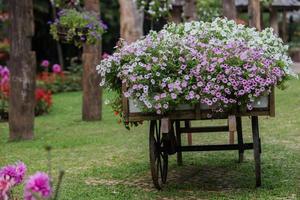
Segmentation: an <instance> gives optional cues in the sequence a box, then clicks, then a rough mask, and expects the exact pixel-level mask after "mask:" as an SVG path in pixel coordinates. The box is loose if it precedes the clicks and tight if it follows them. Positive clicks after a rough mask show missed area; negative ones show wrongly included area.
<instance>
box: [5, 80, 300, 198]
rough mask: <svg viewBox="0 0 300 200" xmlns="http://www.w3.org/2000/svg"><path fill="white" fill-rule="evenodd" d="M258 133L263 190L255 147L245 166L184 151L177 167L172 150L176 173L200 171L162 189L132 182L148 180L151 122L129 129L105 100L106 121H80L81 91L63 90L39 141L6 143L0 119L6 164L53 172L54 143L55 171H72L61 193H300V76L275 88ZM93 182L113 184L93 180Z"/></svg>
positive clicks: (41, 125)
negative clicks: (271, 109) (271, 110)
mask: <svg viewBox="0 0 300 200" xmlns="http://www.w3.org/2000/svg"><path fill="white" fill-rule="evenodd" d="M106 96H107V94H105V97H106ZM249 121H250V120H249V119H248V118H244V119H243V123H244V132H245V136H244V137H245V140H246V141H251V133H250V125H249ZM197 123H198V124H199V122H197ZM200 123H201V124H204V123H209V124H215V123H217V124H222V123H223V124H226V121H222V120H221V121H218V122H215V121H203V122H200ZM260 131H261V139H262V149H263V154H262V181H263V186H262V187H261V188H259V189H255V188H254V185H255V176H254V163H253V153H252V151H247V152H246V154H245V157H246V160H245V162H244V163H242V164H238V163H237V162H236V161H237V157H238V153H237V152H207V153H205V152H202V153H186V154H184V155H183V160H184V166H183V167H177V166H176V159H175V157H176V156H171V158H170V170H175V171H171V173H170V176H171V177H172V176H175V175H176V174H184V173H185V171H187V172H189V170H190V171H193V170H194V171H195V173H196V174H194V176H192V177H191V178H190V179H189V177H187V178H186V179H187V180H185V181H184V182H180V181H179V180H177V179H175V181H174V180H171V181H169V182H168V184H167V185H166V188H165V189H164V190H163V191H161V192H157V191H156V190H153V189H152V188H151V186H142V187H135V186H132V184H127V183H128V182H131V181H134V180H140V181H139V182H138V183H136V184H137V185H139V184H140V182H143V180H144V181H145V182H147V183H148V182H150V174H149V163H148V162H149V161H148V123H145V124H144V125H143V126H140V127H138V128H133V129H132V130H131V131H127V130H126V129H125V128H123V127H122V126H121V125H119V124H118V123H117V119H116V118H115V116H114V115H113V113H112V111H111V109H110V108H109V107H107V106H104V112H103V120H102V121H100V122H82V121H81V93H79V92H76V93H64V94H58V95H55V96H54V106H53V109H52V112H51V113H50V114H49V115H45V116H42V117H38V118H36V127H35V139H34V140H33V141H23V142H14V143H8V142H7V138H8V124H7V123H1V124H0V166H2V165H5V164H8V163H13V162H15V161H17V160H22V161H24V162H25V163H26V164H27V165H28V168H29V173H33V172H34V171H37V170H47V165H46V163H47V160H46V152H45V151H44V146H45V145H51V146H52V147H53V151H52V161H53V167H54V170H55V171H56V172H57V171H58V170H59V169H65V170H66V175H65V179H64V181H63V188H62V192H61V199H88V200H92V199H95V200H96V199H162V198H165V199H189V198H190V199H276V198H279V199H280V198H282V199H286V198H288V197H289V198H294V199H296V198H297V197H296V193H297V190H298V189H299V173H300V172H299V171H300V81H299V80H294V81H291V82H290V87H289V88H288V89H287V90H285V91H276V117H275V118H266V117H262V118H261V120H260ZM227 140H228V136H227V134H219V133H217V134H201V135H195V136H194V143H205V144H207V143H226V142H227ZM184 142H186V140H185V137H184ZM56 174H57V173H56ZM187 176H190V175H187ZM87 180H102V181H103V180H104V181H105V180H107V183H103V184H95V185H89V184H87V183H86V182H87ZM122 181H123V182H122ZM124 181H125V182H124ZM110 182H118V183H119V182H120V183H119V184H111V185H110V184H108V183H110ZM133 185H134V184H133ZM226 186H227V187H226ZM149 189H150V191H148V190H149ZM19 190H21V189H19Z"/></svg>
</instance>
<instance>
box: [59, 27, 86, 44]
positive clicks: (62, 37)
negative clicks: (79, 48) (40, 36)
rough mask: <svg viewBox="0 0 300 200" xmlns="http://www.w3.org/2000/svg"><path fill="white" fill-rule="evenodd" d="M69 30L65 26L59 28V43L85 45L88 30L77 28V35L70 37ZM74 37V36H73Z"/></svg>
mask: <svg viewBox="0 0 300 200" xmlns="http://www.w3.org/2000/svg"><path fill="white" fill-rule="evenodd" d="M68 31H69V28H68V27H64V26H58V27H57V36H58V39H59V41H61V42H64V43H75V44H78V43H85V42H86V41H87V37H88V31H89V29H88V28H76V29H75V35H74V36H73V37H70V35H69V34H68ZM72 35H73V34H72Z"/></svg>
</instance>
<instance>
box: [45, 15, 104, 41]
mask: <svg viewBox="0 0 300 200" xmlns="http://www.w3.org/2000/svg"><path fill="white" fill-rule="evenodd" d="M58 16H59V18H58V19H56V20H55V21H54V22H53V23H51V26H50V33H51V35H52V36H53V38H54V39H55V40H58V41H61V42H66V43H73V44H74V45H76V46H78V47H81V46H82V45H83V44H84V43H87V44H96V43H97V42H98V41H99V40H100V39H101V36H102V34H103V33H104V32H105V30H106V29H107V26H106V25H105V24H104V23H103V22H102V21H101V20H100V19H99V17H98V16H96V15H95V14H93V13H90V12H79V11H77V10H75V9H63V10H61V11H60V12H59V13H58Z"/></svg>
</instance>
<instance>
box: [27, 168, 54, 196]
mask: <svg viewBox="0 0 300 200" xmlns="http://www.w3.org/2000/svg"><path fill="white" fill-rule="evenodd" d="M51 195H52V189H51V184H50V177H49V176H48V174H46V173H44V172H36V173H35V174H34V175H32V176H30V177H29V179H28V180H27V182H26V185H25V190H24V200H36V199H37V198H36V197H39V198H38V199H49V198H50V197H51Z"/></svg>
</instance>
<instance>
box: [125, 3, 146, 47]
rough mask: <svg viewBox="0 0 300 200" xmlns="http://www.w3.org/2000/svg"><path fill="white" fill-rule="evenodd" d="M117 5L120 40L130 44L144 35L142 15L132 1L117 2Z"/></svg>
mask: <svg viewBox="0 0 300 200" xmlns="http://www.w3.org/2000/svg"><path fill="white" fill-rule="evenodd" d="M119 4H120V25H121V27H120V29H121V30H120V32H121V38H123V39H125V40H126V41H127V42H128V43H132V42H134V41H136V40H138V39H139V38H141V37H142V36H143V35H144V33H143V26H144V14H143V12H142V11H141V10H138V8H137V5H136V3H135V2H134V0H119Z"/></svg>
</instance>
